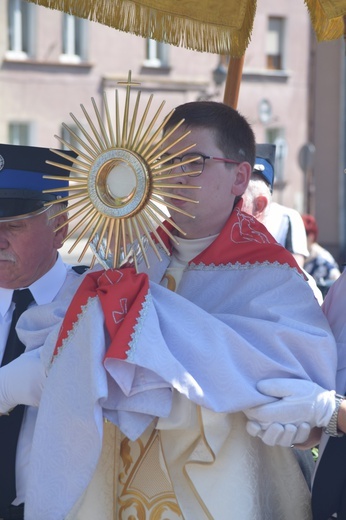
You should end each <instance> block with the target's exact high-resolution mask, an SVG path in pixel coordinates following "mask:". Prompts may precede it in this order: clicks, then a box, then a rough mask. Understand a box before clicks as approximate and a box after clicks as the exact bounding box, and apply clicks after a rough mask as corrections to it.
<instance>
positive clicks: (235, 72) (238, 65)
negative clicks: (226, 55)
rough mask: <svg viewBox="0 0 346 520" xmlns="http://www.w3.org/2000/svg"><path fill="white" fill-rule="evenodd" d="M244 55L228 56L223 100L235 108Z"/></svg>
mask: <svg viewBox="0 0 346 520" xmlns="http://www.w3.org/2000/svg"><path fill="white" fill-rule="evenodd" d="M244 58H245V55H244V56H242V57H241V58H230V60H229V64H228V71H227V77H226V85H225V93H224V97H223V102H224V103H225V104H226V105H229V106H230V107H232V108H237V106H238V97H239V89H240V83H241V77H242V74H243V66H244Z"/></svg>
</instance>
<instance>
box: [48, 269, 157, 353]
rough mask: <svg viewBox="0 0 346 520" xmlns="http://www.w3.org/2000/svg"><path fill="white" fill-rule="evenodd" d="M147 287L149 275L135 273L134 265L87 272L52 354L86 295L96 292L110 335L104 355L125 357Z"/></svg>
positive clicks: (85, 301)
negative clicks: (108, 344) (110, 339)
mask: <svg viewBox="0 0 346 520" xmlns="http://www.w3.org/2000/svg"><path fill="white" fill-rule="evenodd" d="M148 291H149V282H148V276H147V275H146V274H136V271H135V269H134V268H122V269H108V270H106V271H105V270H101V271H96V272H93V273H88V274H87V275H86V276H85V278H84V280H83V281H82V283H81V285H80V286H79V288H78V290H77V292H76V294H75V295H74V297H73V299H72V301H71V304H70V306H69V308H68V311H67V313H66V316H65V318H64V321H63V323H62V326H61V329H60V332H59V336H58V340H57V343H56V346H55V350H54V354H53V356H55V355H56V354H57V353H58V351H59V349H60V348H61V347H62V345H63V342H64V340H65V339H66V338H67V337H68V334H69V332H70V331H72V329H73V326H74V324H75V323H76V322H77V321H78V317H79V314H80V313H81V312H82V308H83V306H85V305H86V304H87V302H88V300H89V298H95V297H96V296H97V297H98V298H99V299H100V303H101V306H102V311H103V315H104V320H105V325H106V329H107V332H108V334H109V337H110V338H112V341H111V343H110V346H109V348H108V350H107V353H106V356H105V357H106V358H107V357H112V358H118V359H126V357H127V354H126V352H127V350H128V348H129V344H130V342H131V339H132V334H133V332H134V328H135V326H136V323H137V320H138V318H139V317H140V313H141V310H142V307H143V304H144V302H145V299H146V296H147V294H148ZM115 338H116V341H115Z"/></svg>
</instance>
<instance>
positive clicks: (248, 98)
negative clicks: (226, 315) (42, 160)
mask: <svg viewBox="0 0 346 520" xmlns="http://www.w3.org/2000/svg"><path fill="white" fill-rule="evenodd" d="M293 4H294V6H293ZM320 46H322V47H320ZM316 49H318V50H316ZM342 49H343V42H332V44H331V45H330V46H328V44H327V46H325V44H320V45H318V46H316V44H315V42H314V37H313V36H312V34H311V26H310V20H309V15H308V11H307V9H306V6H305V4H304V2H303V1H302V0H292V1H290V2H287V1H285V0H262V1H261V2H259V3H258V8H257V13H256V17H255V24H254V28H253V34H252V40H251V43H250V45H249V47H248V49H247V52H246V55H245V63H244V68H243V76H242V82H241V87H240V95H239V102H238V109H239V110H240V112H241V113H242V114H243V115H245V116H246V117H247V119H248V120H249V122H250V123H251V124H252V126H253V129H254V131H255V134H256V139H257V141H258V142H275V143H276V145H277V164H276V181H275V189H274V199H275V200H277V201H278V202H280V203H282V204H285V205H288V206H291V207H294V208H295V209H297V210H298V211H300V212H304V211H306V204H307V182H306V179H307V174H306V171H305V172H304V168H302V154H301V150H302V148H303V147H304V146H305V145H307V144H308V143H310V142H313V143H314V145H315V147H316V153H315V154H314V161H315V163H314V166H313V168H314V169H315V170H316V171H315V170H314V171H313V175H312V173H311V172H310V170H309V175H310V176H311V178H312V181H311V183H310V184H311V185H310V186H309V190H308V194H309V197H310V199H311V200H312V199H313V201H314V205H315V210H316V216H317V218H318V220H319V221H320V220H322V219H323V224H322V223H321V237H320V238H321V241H322V242H323V243H325V244H326V245H328V246H330V247H331V248H332V250H333V252H334V253H335V252H339V251H341V250H343V248H344V242H345V240H344V238H343V236H344V233H345V231H344V229H343V227H342V226H343V224H342V221H343V217H341V216H340V208H341V205H342V204H343V203H344V201H343V200H341V199H342V196H341V194H340V193H341V192H342V193H343V189H342V190H341V192H340V184H339V183H341V184H342V185H343V177H342V176H341V171H342V169H343V167H344V157H342V158H341V153H340V151H339V153H338V154H336V147H337V146H336V141H335V139H336V140H337V142H338V146H339V145H341V143H342V140H344V135H345V131H344V128H343V126H344V113H343V114H342V116H343V117H342V121H343V124H342V123H341V122H340V117H338V120H339V124H338V134H337V137H336V135H335V139H334V132H335V126H336V124H335V115H333V116H331V113H330V112H333V113H335V112H338V116H340V115H341V114H340V113H341V111H344V105H342V103H343V98H344V96H345V92H343V91H342V87H343V85H344V83H343V82H344V77H343V76H344V61H343V60H342V58H341V54H342ZM321 53H322V54H323V53H327V56H326V57H323V56H322V57H321V58H320V54H321ZM328 53H329V54H328ZM312 58H313V59H312ZM227 62H228V58H227V57H226V56H217V55H212V54H208V53H198V52H194V51H192V50H187V49H183V48H178V47H173V46H169V45H166V44H164V43H161V42H155V41H153V40H149V39H145V38H140V37H137V36H134V35H130V34H126V33H123V32H120V31H117V30H114V29H112V28H108V27H105V26H102V25H100V24H97V23H94V22H90V21H87V20H81V19H78V18H75V17H72V16H70V15H66V14H64V13H61V12H58V11H53V10H50V9H46V8H44V7H41V6H37V5H34V4H31V3H27V2H26V1H25V0H2V1H1V2H0V108H1V115H2V117H1V119H0V141H1V142H6V143H13V144H29V145H36V146H47V147H53V148H54V147H60V146H61V143H60V142H59V141H58V140H56V139H55V137H54V136H55V135H58V136H60V137H61V138H63V139H66V138H67V140H69V139H70V138H71V135H70V134H69V132H68V131H67V130H66V127H64V125H63V123H65V124H67V125H68V126H69V128H70V129H72V130H73V131H74V132H75V133H76V135H78V134H79V132H80V130H79V129H78V124H76V119H77V120H78V122H79V123H80V124H81V125H86V124H87V118H86V115H85V112H87V113H89V114H90V113H93V112H94V109H93V105H92V101H91V98H94V100H95V104H96V105H97V106H98V107H101V108H100V111H101V113H102V114H103V110H102V104H103V93H104V92H106V94H107V99H109V100H110V101H109V102H110V105H111V106H112V107H113V105H114V90H115V89H117V90H118V94H119V100H120V105H121V103H123V101H124V97H125V87H124V85H121V84H119V81H120V82H121V81H126V79H127V77H128V72H129V71H131V75H132V80H133V81H136V82H139V83H140V87H139V88H140V90H141V91H142V103H146V102H147V100H148V99H149V95H150V94H151V93H153V94H154V101H153V107H154V109H155V108H156V107H157V106H158V105H159V104H160V103H161V101H162V100H165V107H164V110H163V114H164V113H168V112H169V111H170V110H171V109H172V108H173V107H174V106H176V105H178V104H180V103H184V102H186V101H192V100H196V99H214V100H220V101H221V100H222V99H223V91H224V83H223V81H224V79H225V71H226V69H227ZM326 65H328V67H329V68H330V69H331V71H330V72H327V73H324V72H323V70H324V69H323V67H325V66H326ZM321 67H322V68H321ZM333 67H334V68H337V70H338V72H337V74H338V77H337V78H335V75H336V72H335V70H334V68H333ZM326 74H327V75H328V77H330V78H334V80H335V82H334V83H333V89H334V90H335V92H334V90H333V94H332V95H331V96H329V100H328V103H332V105H333V108H332V109H331V110H330V112H328V110H327V114H326V113H325V112H326V110H324V111H323V110H320V108H321V104H322V105H323V104H324V103H323V102H321V101H320V99H321V97H322V98H323V91H324V89H325V88H327V89H328V88H330V87H328V85H324V83H325V80H326ZM331 81H332V79H331ZM316 82H318V84H316ZM335 83H338V86H336V85H335ZM320 84H321V86H319V85H320ZM336 90H337V92H336ZM81 104H82V105H83V106H84V107H85V110H84V112H83V109H82V108H81V106H80V105H81ZM70 113H72V114H73V116H74V117H72V118H71V116H70ZM320 120H321V121H322V123H320ZM329 120H330V121H331V123H330V126H328V127H326V132H323V131H322V129H323V127H325V126H326V123H327V121H329ZM327 140H333V143H334V144H333V143H331V144H330V146H328V147H327V146H326V141H327ZM320 155H322V157H323V160H322V163H323V164H331V163H330V161H332V163H333V166H332V168H333V176H334V175H335V179H334V178H333V183H336V184H335V185H334V186H333V189H330V184H329V189H328V206H329V208H330V211H329V216H328V219H327V220H324V218H325V217H324V215H322V212H321V207H320V199H323V198H324V197H325V194H326V186H325V184H324V182H323V180H324V179H325V177H324V176H323V175H321V174H320V173H319V170H318V166H316V164H317V163H318V165H319V164H321V163H320V161H321V159H320ZM336 155H338V159H336V157H335V156H336ZM305 162H306V161H305ZM305 162H304V161H303V166H304V167H305V166H306V164H305ZM326 167H327V166H323V168H326ZM305 169H306V168H305ZM309 179H310V177H309ZM319 182H321V183H322V184H321V186H322V188H320V185H319ZM312 188H313V190H312ZM312 191H313V197H312V195H311V192H312ZM310 199H309V200H310ZM331 208H333V209H331ZM315 210H314V211H315Z"/></svg>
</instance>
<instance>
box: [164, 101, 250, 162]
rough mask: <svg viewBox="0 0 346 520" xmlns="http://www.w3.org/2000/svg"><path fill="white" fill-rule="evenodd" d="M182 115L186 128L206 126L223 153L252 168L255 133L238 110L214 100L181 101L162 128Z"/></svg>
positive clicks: (171, 123)
mask: <svg viewBox="0 0 346 520" xmlns="http://www.w3.org/2000/svg"><path fill="white" fill-rule="evenodd" d="M182 119H184V120H185V121H184V126H185V127H187V128H189V127H191V128H193V127H194V128H196V127H198V128H208V129H210V130H211V131H213V132H214V135H215V140H216V143H217V145H218V146H219V148H220V149H221V150H222V151H223V153H224V154H225V157H228V158H230V159H234V160H236V161H240V162H242V161H247V162H249V163H250V165H251V167H252V168H253V166H254V163H255V157H256V144H255V136H254V133H253V130H252V128H251V126H250V124H249V123H248V121H247V120H246V119H245V117H244V116H242V115H241V114H240V113H239V112H238V111H237V110H235V109H234V108H232V107H230V106H228V105H226V104H225V103H219V102H217V101H191V102H189V103H184V104H183V105H179V106H178V107H177V108H176V109H175V111H174V113H173V115H172V116H171V118H170V119H169V121H168V122H167V123H166V125H165V127H164V131H167V129H169V128H172V127H173V126H175V125H176V124H177V123H179V122H180V121H181V120H182Z"/></svg>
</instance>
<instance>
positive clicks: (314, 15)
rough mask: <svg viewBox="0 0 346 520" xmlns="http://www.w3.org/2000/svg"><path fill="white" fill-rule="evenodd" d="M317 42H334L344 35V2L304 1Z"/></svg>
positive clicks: (345, 9) (345, 0)
mask: <svg viewBox="0 0 346 520" xmlns="http://www.w3.org/2000/svg"><path fill="white" fill-rule="evenodd" d="M304 1H305V3H306V5H307V7H308V10H309V13H310V18H311V23H312V26H313V28H314V31H315V33H316V37H317V39H318V41H324V40H336V39H338V38H341V37H342V36H343V35H344V31H345V27H344V20H343V16H344V15H346V0H304Z"/></svg>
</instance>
